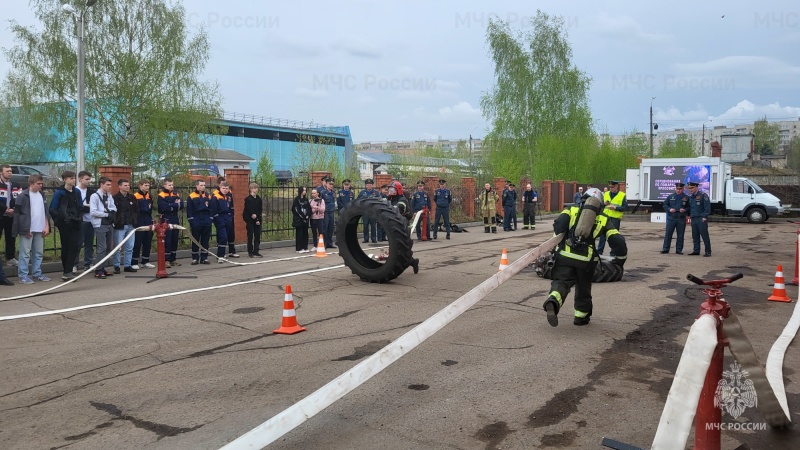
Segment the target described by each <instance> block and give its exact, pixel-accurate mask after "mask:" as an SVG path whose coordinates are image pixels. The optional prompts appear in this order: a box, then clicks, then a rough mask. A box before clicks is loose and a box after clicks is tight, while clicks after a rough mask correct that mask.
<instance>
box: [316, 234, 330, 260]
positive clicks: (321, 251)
mask: <svg viewBox="0 0 800 450" xmlns="http://www.w3.org/2000/svg"><path fill="white" fill-rule="evenodd" d="M326 256H328V254H327V253H325V239H323V238H322V235H321V234H320V235H319V242H317V254H316V255H314V257H315V258H324V257H326Z"/></svg>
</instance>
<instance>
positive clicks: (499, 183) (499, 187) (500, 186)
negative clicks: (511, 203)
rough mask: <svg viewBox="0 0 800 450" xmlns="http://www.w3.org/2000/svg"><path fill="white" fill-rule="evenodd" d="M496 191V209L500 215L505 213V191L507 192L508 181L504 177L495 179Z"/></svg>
mask: <svg viewBox="0 0 800 450" xmlns="http://www.w3.org/2000/svg"><path fill="white" fill-rule="evenodd" d="M494 190H495V192H497V201H496V202H495V205H494V208H495V211H497V212H498V213H501V212H503V191H505V190H506V179H505V178H503V177H495V179H494Z"/></svg>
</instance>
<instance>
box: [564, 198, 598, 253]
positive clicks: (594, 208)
mask: <svg viewBox="0 0 800 450" xmlns="http://www.w3.org/2000/svg"><path fill="white" fill-rule="evenodd" d="M593 191H597V192H593ZM603 207H604V205H603V194H602V192H600V190H599V189H597V188H592V189H589V190H588V191H587V192H586V194H584V196H583V203H582V204H581V210H580V212H579V213H578V221H577V223H576V224H575V228H574V230H573V232H572V233H571V234H572V236H570V238H571V240H572V241H573V243H574V244H588V243H589V242H592V238H593V236H592V232H593V231H594V225H595V219H596V218H597V215H598V214H600V213H601V212H602V211H603Z"/></svg>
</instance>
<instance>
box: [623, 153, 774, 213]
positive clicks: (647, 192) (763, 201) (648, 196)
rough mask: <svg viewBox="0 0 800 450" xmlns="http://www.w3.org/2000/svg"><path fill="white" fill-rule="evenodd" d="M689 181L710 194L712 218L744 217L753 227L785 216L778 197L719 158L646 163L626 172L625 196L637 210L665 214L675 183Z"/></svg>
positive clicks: (654, 160) (661, 160) (666, 159)
mask: <svg viewBox="0 0 800 450" xmlns="http://www.w3.org/2000/svg"><path fill="white" fill-rule="evenodd" d="M690 181H693V182H696V183H699V184H700V188H699V189H700V191H702V192H705V193H707V194H708V196H709V197H710V199H711V213H712V214H719V215H723V216H733V217H745V218H747V220H748V221H749V222H751V223H763V222H765V221H766V220H767V219H768V218H769V217H770V216H774V215H776V214H783V211H784V209H783V205H781V201H780V200H779V199H778V197H775V196H774V195H772V194H770V193H768V192H765V191H764V190H763V189H761V188H760V187H759V186H758V185H757V184H756V183H755V182H754V181H753V180H750V179H748V178H741V177H733V176H731V165H730V164H728V163H725V162H722V161H721V160H720V158H711V157H700V158H663V159H661V158H656V159H643V160H642V164H641V165H640V166H639V168H638V169H627V171H626V191H625V194H626V196H627V198H628V201H629V202H631V203H637V202H638V204H639V206H638V208H642V207H645V208H647V209H649V210H651V211H662V210H663V208H662V203H663V201H664V199H665V198H666V197H667V196H668V195H670V194H671V193H673V192H675V183H677V182H683V183H688V182H690ZM687 194H688V191H687ZM631 207H633V205H631ZM638 208H637V209H638Z"/></svg>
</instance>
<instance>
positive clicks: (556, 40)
mask: <svg viewBox="0 0 800 450" xmlns="http://www.w3.org/2000/svg"><path fill="white" fill-rule="evenodd" d="M487 42H488V44H489V48H490V50H489V54H490V57H491V58H492V61H493V62H494V73H495V77H496V81H495V85H494V86H493V87H492V88H491V89H490V90H489V91H488V92H486V93H485V94H484V95H483V96H482V98H481V108H482V110H483V114H484V116H485V117H486V118H487V120H489V121H490V122H491V130H490V132H489V134H488V135H487V137H486V141H487V144H488V147H489V152H490V155H489V161H490V164H491V166H492V171H493V172H494V174H495V175H501V176H505V177H507V178H511V179H519V178H520V177H521V176H523V175H531V176H533V178H534V179H537V180H538V179H542V178H555V177H563V178H568V179H579V178H581V177H582V176H583V175H585V171H586V169H585V163H586V162H587V161H588V160H589V154H590V153H591V151H592V150H593V149H595V148H597V145H598V144H597V139H596V137H595V135H594V132H593V131H592V118H591V114H590V112H589V102H588V97H587V96H588V91H589V86H590V83H591V79H590V77H589V76H588V75H587V74H585V73H584V72H583V71H581V70H580V69H578V68H577V67H576V66H575V64H574V63H573V62H572V47H571V45H570V43H569V41H568V40H567V33H566V30H565V27H564V19H563V18H561V17H554V16H550V15H548V14H546V13H544V12H542V11H537V13H536V16H535V17H534V18H533V19H531V22H530V28H528V29H525V30H523V31H519V32H515V31H514V30H512V29H511V28H510V26H509V25H508V23H506V22H503V21H501V20H498V19H491V20H490V21H489V24H488V26H487Z"/></svg>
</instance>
